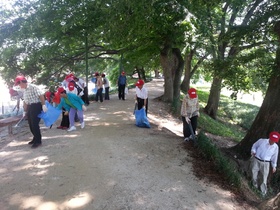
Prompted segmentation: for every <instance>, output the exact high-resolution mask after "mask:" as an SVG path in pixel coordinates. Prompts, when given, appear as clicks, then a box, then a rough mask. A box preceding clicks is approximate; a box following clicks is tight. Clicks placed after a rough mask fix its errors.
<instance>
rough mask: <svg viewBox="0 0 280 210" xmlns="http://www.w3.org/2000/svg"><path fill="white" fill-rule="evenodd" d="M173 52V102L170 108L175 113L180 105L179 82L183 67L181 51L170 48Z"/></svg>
mask: <svg viewBox="0 0 280 210" xmlns="http://www.w3.org/2000/svg"><path fill="white" fill-rule="evenodd" d="M172 52H173V54H174V68H175V69H174V71H175V76H174V81H173V90H174V93H173V102H172V108H173V112H174V113H177V112H178V110H179V108H180V107H181V103H180V92H181V91H180V84H181V77H182V73H183V69H184V59H183V57H182V55H181V51H180V50H179V49H178V48H174V49H173V50H172Z"/></svg>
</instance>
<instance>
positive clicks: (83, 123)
mask: <svg viewBox="0 0 280 210" xmlns="http://www.w3.org/2000/svg"><path fill="white" fill-rule="evenodd" d="M84 127H85V122H82V123H81V129H83V128H84ZM75 130H77V129H76V127H75V126H71V127H70V128H69V129H68V130H67V131H75Z"/></svg>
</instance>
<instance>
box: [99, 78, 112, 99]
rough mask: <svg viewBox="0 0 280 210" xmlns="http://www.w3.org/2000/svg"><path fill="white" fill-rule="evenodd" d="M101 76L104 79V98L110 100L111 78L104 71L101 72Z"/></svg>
mask: <svg viewBox="0 0 280 210" xmlns="http://www.w3.org/2000/svg"><path fill="white" fill-rule="evenodd" d="M101 77H102V79H103V85H104V89H105V95H104V99H105V100H110V96H109V89H110V83H109V80H108V78H107V77H106V75H105V74H104V73H103V74H101Z"/></svg>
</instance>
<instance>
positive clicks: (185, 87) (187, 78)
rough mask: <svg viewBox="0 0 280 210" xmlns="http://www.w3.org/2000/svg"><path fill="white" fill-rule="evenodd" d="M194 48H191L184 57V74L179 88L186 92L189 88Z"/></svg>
mask: <svg viewBox="0 0 280 210" xmlns="http://www.w3.org/2000/svg"><path fill="white" fill-rule="evenodd" d="M193 54H194V50H191V51H190V52H189V53H188V54H187V55H186V59H185V75H184V79H183V82H182V84H181V90H182V91H184V92H187V91H188V89H189V88H190V80H191V68H192V65H191V63H192V59H193Z"/></svg>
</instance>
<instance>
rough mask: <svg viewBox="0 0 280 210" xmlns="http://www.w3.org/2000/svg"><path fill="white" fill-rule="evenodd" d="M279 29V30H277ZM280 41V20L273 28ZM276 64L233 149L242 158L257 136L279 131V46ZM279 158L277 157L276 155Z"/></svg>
mask: <svg viewBox="0 0 280 210" xmlns="http://www.w3.org/2000/svg"><path fill="white" fill-rule="evenodd" d="M277 29H279V30H277ZM274 30H275V32H276V34H277V35H278V38H279V43H280V21H279V22H278V23H277V24H276V25H275V28H274ZM275 62H276V65H275V69H274V71H273V74H272V75H271V78H270V81H269V85H268V88H267V91H266V95H265V98H264V100H263V104H262V106H261V108H260V110H259V112H258V114H257V116H256V118H255V120H254V122H253V124H252V126H251V128H250V130H249V131H248V132H247V134H246V136H245V137H244V138H243V139H242V141H241V142H240V143H239V144H237V145H236V146H235V147H234V148H233V149H235V150H236V151H238V152H239V153H240V154H241V155H242V156H243V157H244V158H247V157H249V156H250V151H251V147H252V145H253V143H255V141H257V140H258V139H259V138H261V137H263V138H267V137H268V136H269V133H270V132H271V131H278V132H279V131H280V120H279V119H280V97H279V96H280V82H279V81H280V47H279V46H278V48H277V51H276V59H275ZM278 159H279V157H278Z"/></svg>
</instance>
